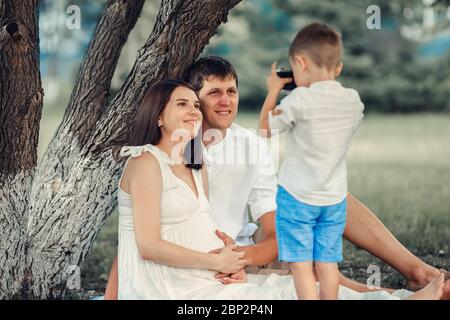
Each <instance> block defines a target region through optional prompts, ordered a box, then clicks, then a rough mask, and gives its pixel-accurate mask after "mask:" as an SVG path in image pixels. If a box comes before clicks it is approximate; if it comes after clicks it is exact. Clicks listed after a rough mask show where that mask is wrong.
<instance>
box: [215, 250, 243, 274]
mask: <svg viewBox="0 0 450 320" xmlns="http://www.w3.org/2000/svg"><path fill="white" fill-rule="evenodd" d="M236 247H237V245H236V244H232V245H227V246H226V247H224V248H223V249H222V250H221V251H220V253H219V254H215V257H216V268H215V269H216V270H217V271H220V272H221V273H226V274H230V273H236V272H238V271H240V270H241V269H243V268H244V267H245V266H246V265H247V260H246V259H245V258H244V257H245V252H244V251H242V252H236V251H234V249H235V248H236Z"/></svg>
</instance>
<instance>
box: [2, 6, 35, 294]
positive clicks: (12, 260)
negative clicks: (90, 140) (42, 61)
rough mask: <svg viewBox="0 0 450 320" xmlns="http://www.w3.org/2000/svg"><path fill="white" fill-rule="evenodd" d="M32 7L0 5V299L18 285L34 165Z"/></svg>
mask: <svg viewBox="0 0 450 320" xmlns="http://www.w3.org/2000/svg"><path fill="white" fill-rule="evenodd" d="M36 6H37V1H36V0H35V1H14V0H0V230H1V234H0V298H1V297H3V296H5V293H12V294H14V293H16V292H17V291H18V290H19V288H20V285H21V284H20V277H21V272H22V268H21V267H23V266H24V257H25V251H24V249H25V248H24V243H25V240H26V238H25V230H24V221H25V218H26V212H27V210H28V206H27V204H28V201H29V196H30V190H31V186H32V180H33V175H34V172H35V168H36V161H37V143H38V135H39V121H40V119H41V113H42V98H43V90H42V86H41V78H40V73H39V44H38V42H37V41H36V39H37V28H38V27H37V26H38V19H37V11H36Z"/></svg>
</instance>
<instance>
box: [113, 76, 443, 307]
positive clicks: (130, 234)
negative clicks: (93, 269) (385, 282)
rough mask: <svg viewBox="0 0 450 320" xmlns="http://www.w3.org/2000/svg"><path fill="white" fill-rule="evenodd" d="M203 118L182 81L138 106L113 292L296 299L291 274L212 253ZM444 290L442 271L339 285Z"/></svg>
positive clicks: (239, 255)
mask: <svg viewBox="0 0 450 320" xmlns="http://www.w3.org/2000/svg"><path fill="white" fill-rule="evenodd" d="M201 122H202V114H201V112H200V110H199V100H198V97H197V95H196V93H195V91H194V90H193V89H192V87H191V86H190V85H189V84H187V83H184V82H179V81H165V82H161V83H158V84H156V85H154V86H153V87H152V88H151V89H150V90H149V91H148V92H147V93H146V95H145V97H144V99H143V102H142V104H141V105H140V106H139V107H138V108H137V112H136V120H135V122H134V124H133V126H132V128H131V129H130V133H129V136H128V138H127V141H126V145H127V146H125V147H123V148H122V149H121V150H120V155H121V156H122V157H127V156H128V160H127V163H126V164H125V167H124V170H123V173H122V177H121V179H120V181H119V190H118V204H119V249H118V250H119V251H118V271H119V296H118V297H119V299H256V300H259V299H296V298H297V296H296V292H295V288H294V283H293V280H292V277H291V276H278V275H276V274H272V275H270V276H266V275H248V276H246V275H245V271H243V270H242V266H244V265H245V264H246V261H245V257H244V256H243V255H244V253H243V252H235V251H233V246H226V247H224V248H223V249H222V250H221V251H220V252H219V253H210V252H211V251H212V250H214V249H216V248H219V247H223V243H222V241H221V240H220V239H219V238H218V237H217V236H216V234H215V230H216V229H217V226H216V224H215V222H214V220H213V219H212V217H211V215H210V207H209V203H208V199H207V196H208V195H207V190H208V186H207V183H208V182H207V175H206V172H205V170H206V168H205V167H202V165H201V158H200V159H198V158H199V157H197V155H198V154H199V152H195V148H194V147H195V146H196V145H197V146H199V145H200V142H197V141H195V138H196V137H197V135H198V132H199V128H200V125H201ZM194 142H196V143H194ZM200 153H201V152H200ZM236 196H239V195H238V194H237V195H236ZM217 272H222V273H227V274H237V273H238V272H239V274H240V277H239V279H246V282H244V281H242V282H243V283H233V284H223V283H222V282H221V281H219V280H217V279H215V274H216V273H217ZM442 290H443V275H440V276H438V277H436V278H435V279H434V280H433V281H432V282H430V283H429V284H428V285H427V286H426V287H425V288H424V289H422V290H420V291H418V292H416V293H414V294H412V293H411V292H408V291H406V290H399V291H396V292H393V293H392V294H391V293H389V292H387V291H383V290H380V291H375V292H368V293H359V292H357V291H354V290H351V289H349V288H346V287H344V286H340V288H339V299H401V298H406V299H439V298H440V296H441V295H442Z"/></svg>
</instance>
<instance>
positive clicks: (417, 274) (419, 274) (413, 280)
mask: <svg viewBox="0 0 450 320" xmlns="http://www.w3.org/2000/svg"><path fill="white" fill-rule="evenodd" d="M439 273H440V271H439V270H438V269H436V268H434V267H432V266H430V265H428V264H425V263H424V264H423V265H421V266H420V267H417V268H416V269H415V270H414V272H413V273H412V274H411V275H410V276H407V286H408V289H410V290H412V291H416V290H419V289H422V288H423V287H425V286H426V285H427V284H428V283H430V281H432V280H433V279H434V278H436V277H437V276H438V275H439Z"/></svg>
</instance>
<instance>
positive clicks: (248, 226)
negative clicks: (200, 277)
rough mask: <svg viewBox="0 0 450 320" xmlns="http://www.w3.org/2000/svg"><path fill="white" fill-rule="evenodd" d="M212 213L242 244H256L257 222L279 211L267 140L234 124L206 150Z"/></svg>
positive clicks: (222, 227)
mask: <svg viewBox="0 0 450 320" xmlns="http://www.w3.org/2000/svg"><path fill="white" fill-rule="evenodd" d="M203 161H204V163H205V164H206V167H207V171H208V177H209V202H210V206H211V214H212V216H213V219H214V220H215V222H216V223H217V225H218V227H219V229H220V230H221V231H223V232H225V233H227V234H228V235H229V236H230V237H232V238H233V239H235V241H236V242H237V243H238V244H239V245H249V244H253V241H252V238H251V236H252V235H253V234H254V233H255V231H256V229H257V226H256V224H254V223H250V222H249V217H248V213H249V212H250V214H251V216H252V218H253V220H254V221H257V220H258V219H259V218H260V217H261V216H263V215H264V214H265V213H267V212H271V211H275V210H276V193H277V178H276V171H275V166H274V164H273V161H272V157H271V154H270V152H269V149H268V146H267V144H266V142H265V141H264V140H262V139H261V138H260V137H258V136H257V135H256V134H255V133H253V132H251V131H250V130H247V129H244V128H242V127H240V126H238V125H236V124H232V125H231V126H230V128H228V129H227V132H226V135H225V137H224V139H223V140H222V141H221V142H219V143H217V144H214V145H210V146H208V148H204V149H203Z"/></svg>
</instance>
